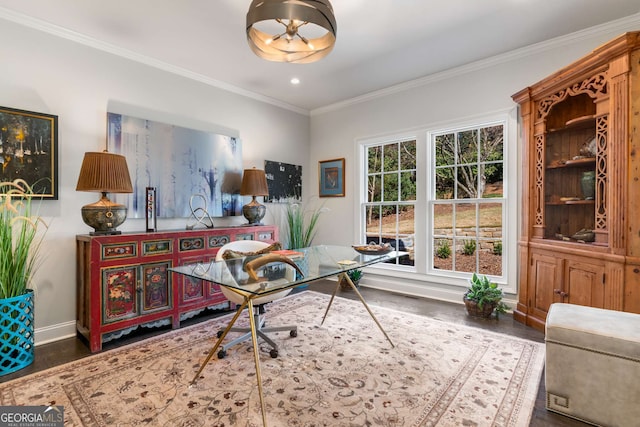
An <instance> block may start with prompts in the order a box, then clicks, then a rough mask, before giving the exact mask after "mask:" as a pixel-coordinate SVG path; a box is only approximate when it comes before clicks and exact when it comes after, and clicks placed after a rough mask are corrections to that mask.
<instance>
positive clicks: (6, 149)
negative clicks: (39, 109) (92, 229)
mask: <svg viewBox="0 0 640 427" xmlns="http://www.w3.org/2000/svg"><path fill="white" fill-rule="evenodd" d="M17 178H21V179H24V180H25V181H26V182H27V184H29V186H31V189H32V190H33V192H34V193H35V194H38V195H40V196H41V197H42V198H44V199H52V200H58V116H52V115H50V114H44V113H34V112H32V111H24V110H16V109H14V108H7V107H0V181H13V180H15V179H17Z"/></svg>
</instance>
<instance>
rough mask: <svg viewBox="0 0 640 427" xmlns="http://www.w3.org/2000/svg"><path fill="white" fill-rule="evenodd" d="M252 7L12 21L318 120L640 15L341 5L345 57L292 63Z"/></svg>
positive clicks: (19, 7) (37, 8) (461, 4)
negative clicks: (269, 42) (268, 54)
mask: <svg viewBox="0 0 640 427" xmlns="http://www.w3.org/2000/svg"><path fill="white" fill-rule="evenodd" d="M250 3H251V1H250V0H109V1H97V0H55V1H52V0H28V1H25V0H0V18H5V19H9V20H13V21H15V22H20V23H23V24H26V25H29V26H33V27H36V28H40V29H44V30H45V31H49V32H52V33H55V34H58V35H61V36H63V37H67V38H71V39H74V40H78V41H81V42H83V43H87V44H89V45H94V46H97V47H100V48H103V49H105V50H109V51H111V52H114V51H115V52H116V53H121V54H123V55H125V56H127V57H134V58H137V59H140V60H141V61H143V62H147V63H152V64H155V65H158V64H160V65H161V66H165V65H166V66H165V67H164V68H169V69H173V70H177V71H178V72H180V73H185V74H188V75H191V76H192V77H195V78H197V79H199V80H202V81H205V82H209V83H212V84H214V85H217V86H221V87H225V88H230V89H232V90H237V91H240V92H241V93H250V94H257V95H258V96H259V97H267V98H271V99H273V100H276V101H277V102H278V103H280V104H282V105H285V106H291V107H292V108H294V109H298V110H301V111H311V110H314V109H317V108H320V107H325V106H328V105H332V104H335V103H338V102H341V101H345V100H348V99H352V98H355V97H358V96H362V95H365V94H367V93H370V92H374V91H377V90H380V89H384V88H387V87H390V86H394V85H397V84H400V83H403V82H407V81H410V80H414V79H417V78H420V77H424V76H428V75H430V74H434V73H437V72H440V71H444V70H447V69H450V68H453V67H457V66H461V65H464V64H467V63H470V62H474V61H477V60H480V59H484V58H487V57H491V56H494V55H497V54H501V53H504V52H507V51H511V50H513V49H517V48H521V47H524V46H528V45H531V44H534V43H538V42H541V41H544V40H548V39H552V38H555V37H559V36H563V35H566V34H569V33H573V32H576V31H578V30H582V29H585V28H589V27H593V26H595V25H599V24H602V23H605V22H609V21H613V20H616V19H620V18H624V17H627V16H630V15H635V14H638V13H640V1H638V0H439V1H434V0H332V4H333V8H334V11H335V15H336V20H337V24H338V32H337V42H336V46H335V48H334V50H333V51H332V52H331V53H330V54H329V56H327V57H326V58H324V59H322V60H320V61H319V62H316V63H312V64H284V63H275V62H269V61H265V60H262V59H260V58H258V57H256V56H255V55H254V54H253V53H252V52H251V50H250V49H249V47H248V45H247V42H246V36H245V19H246V12H247V9H248V7H249V4H250ZM292 77H298V78H299V79H300V80H301V84H300V85H298V86H292V85H291V84H290V83H289V80H290V79H291V78H292Z"/></svg>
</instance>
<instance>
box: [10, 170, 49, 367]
mask: <svg viewBox="0 0 640 427" xmlns="http://www.w3.org/2000/svg"><path fill="white" fill-rule="evenodd" d="M34 197H36V198H37V197H39V196H38V195H36V194H34V193H33V191H32V189H31V187H30V186H29V184H27V183H26V182H25V181H24V180H22V179H17V180H15V181H12V182H9V181H7V182H0V330H1V331H2V332H0V375H4V374H8V373H10V372H14V371H17V370H19V369H22V368H24V367H25V366H28V365H29V364H31V363H32V362H33V349H34V344H35V343H34V306H33V304H34V301H33V290H32V289H30V288H29V286H30V285H31V280H32V278H33V274H34V273H35V271H36V268H37V266H38V260H39V259H38V253H39V249H40V246H41V243H42V239H43V237H44V232H41V230H42V227H39V225H43V227H44V228H45V230H46V227H47V226H46V223H45V222H44V221H43V220H42V219H41V218H40V217H39V216H37V215H34V214H33V212H32V199H33V198H34Z"/></svg>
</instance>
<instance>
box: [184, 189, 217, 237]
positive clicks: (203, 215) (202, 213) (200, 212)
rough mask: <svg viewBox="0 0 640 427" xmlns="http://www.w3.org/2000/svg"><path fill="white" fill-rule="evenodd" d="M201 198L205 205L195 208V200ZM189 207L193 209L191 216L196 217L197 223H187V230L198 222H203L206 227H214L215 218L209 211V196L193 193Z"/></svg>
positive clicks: (191, 228)
mask: <svg viewBox="0 0 640 427" xmlns="http://www.w3.org/2000/svg"><path fill="white" fill-rule="evenodd" d="M197 199H201V201H202V204H203V206H198V207H197V208H194V207H193V206H194V200H197ZM189 208H190V209H191V216H193V217H194V218H195V219H196V222H195V224H187V230H193V228H194V227H195V226H196V225H197V224H202V225H204V226H205V227H206V228H213V219H211V215H209V212H208V211H207V198H206V197H204V195H202V194H193V195H191V198H190V199H189Z"/></svg>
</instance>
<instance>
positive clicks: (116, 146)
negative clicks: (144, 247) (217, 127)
mask: <svg viewBox="0 0 640 427" xmlns="http://www.w3.org/2000/svg"><path fill="white" fill-rule="evenodd" d="M107 147H108V149H109V151H110V152H112V153H118V154H122V155H124V156H125V157H126V158H127V164H128V166H129V173H130V175H131V183H132V184H133V195H131V194H113V195H112V196H113V197H112V200H114V201H115V202H117V203H122V204H124V205H126V206H127V207H128V210H129V211H128V215H127V216H128V217H129V218H144V217H145V197H146V194H145V193H146V187H155V188H156V192H157V193H156V203H157V216H158V217H161V218H185V217H188V216H189V215H190V214H191V208H190V207H189V201H190V199H191V196H192V195H195V194H198V195H202V196H204V197H198V198H196V199H197V200H200V201H206V206H201V203H200V204H199V205H198V206H194V208H196V207H201V208H203V209H206V210H207V211H208V212H209V215H211V216H212V217H222V216H239V215H242V205H243V200H242V196H240V184H241V182H242V144H241V141H240V140H239V139H238V138H235V137H231V136H227V135H220V134H216V133H212V132H206V131H202V130H196V129H189V128H185V127H180V126H175V125H172V124H167V123H161V122H157V121H152V120H147V119H142V118H137V117H131V116H127V115H124V114H117V113H107Z"/></svg>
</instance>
